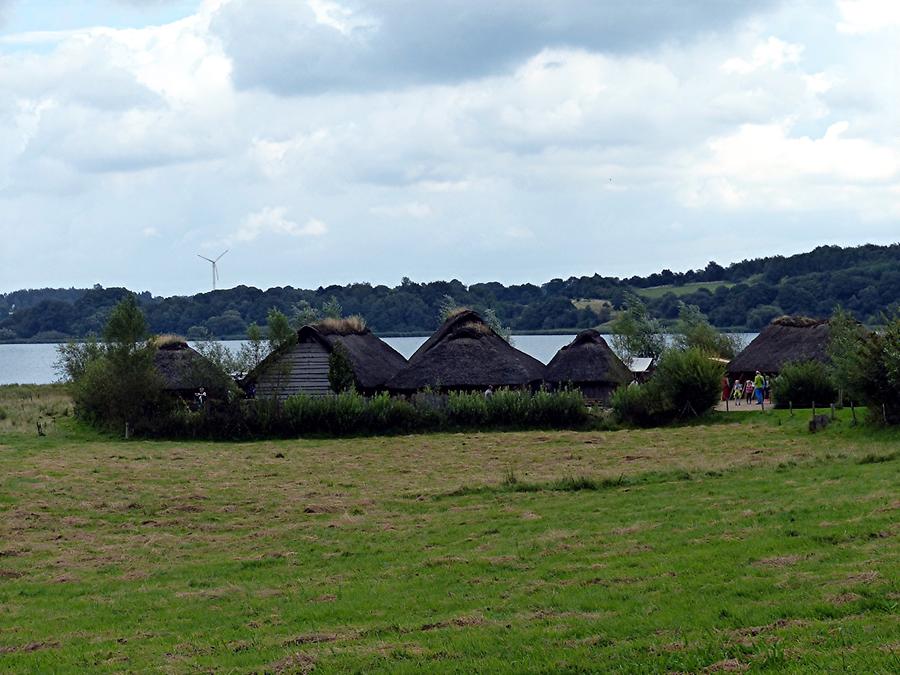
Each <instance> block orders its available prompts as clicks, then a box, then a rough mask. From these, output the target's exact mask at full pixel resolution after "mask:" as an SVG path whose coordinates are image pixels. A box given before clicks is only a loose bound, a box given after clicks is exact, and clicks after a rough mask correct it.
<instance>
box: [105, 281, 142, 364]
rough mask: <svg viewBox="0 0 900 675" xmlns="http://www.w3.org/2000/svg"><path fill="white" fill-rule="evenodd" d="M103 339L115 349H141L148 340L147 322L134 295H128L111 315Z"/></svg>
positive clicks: (127, 350) (128, 350)
mask: <svg viewBox="0 0 900 675" xmlns="http://www.w3.org/2000/svg"><path fill="white" fill-rule="evenodd" d="M103 339H104V340H105V341H106V343H107V345H109V346H110V347H112V348H113V349H120V350H123V351H126V352H131V351H134V350H135V349H139V348H140V347H141V345H142V344H143V343H144V342H145V341H146V339H147V320H146V319H145V318H144V313H143V312H142V311H141V308H140V307H138V304H137V298H136V297H135V296H134V294H133V293H129V294H128V295H126V296H125V297H124V298H123V299H122V300H121V301H120V302H119V304H118V305H116V306H115V307H114V308H113V310H112V312H110V314H109V320H108V321H107V323H106V328H104V329H103Z"/></svg>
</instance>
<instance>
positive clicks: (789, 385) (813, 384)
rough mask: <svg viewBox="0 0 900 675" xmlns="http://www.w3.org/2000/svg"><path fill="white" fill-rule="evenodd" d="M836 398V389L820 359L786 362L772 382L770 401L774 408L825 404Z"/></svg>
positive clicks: (807, 406) (832, 401)
mask: <svg viewBox="0 0 900 675" xmlns="http://www.w3.org/2000/svg"><path fill="white" fill-rule="evenodd" d="M836 399H837V389H836V388H835V386H834V383H833V382H832V381H831V378H830V377H829V376H828V371H827V369H826V368H825V364H823V363H821V362H820V361H802V362H798V363H788V364H786V365H785V366H784V367H783V368H782V369H781V373H780V374H779V375H778V377H776V378H775V381H774V383H773V384H772V401H773V402H774V404H775V407H776V408H787V407H788V406H789V405H791V404H793V405H794V406H795V407H797V408H810V407H812V405H813V403H815V404H817V405H819V406H823V407H824V406H827V405H830V404H831V403H834V402H835V400H836Z"/></svg>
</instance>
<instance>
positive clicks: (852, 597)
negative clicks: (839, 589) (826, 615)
mask: <svg viewBox="0 0 900 675" xmlns="http://www.w3.org/2000/svg"><path fill="white" fill-rule="evenodd" d="M861 598H862V596H861V595H857V594H856V593H850V592H847V593H841V594H839V595H832V596H831V597H830V598H828V602H830V603H831V604H832V605H848V604H850V603H851V602H856V601H857V600H859V599H861Z"/></svg>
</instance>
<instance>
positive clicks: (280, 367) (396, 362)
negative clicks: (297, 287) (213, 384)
mask: <svg viewBox="0 0 900 675" xmlns="http://www.w3.org/2000/svg"><path fill="white" fill-rule="evenodd" d="M340 348H342V349H343V353H344V354H345V355H346V357H347V359H348V361H349V362H350V367H351V370H352V371H353V378H354V381H355V385H356V389H357V391H359V392H360V393H364V394H373V393H376V392H378V391H381V390H383V389H384V385H385V382H387V381H388V380H389V379H390V378H392V377H393V376H394V375H395V374H396V373H397V371H398V370H400V369H401V368H402V367H403V366H405V365H406V359H405V358H403V356H402V355H401V354H400V353H399V352H397V351H396V350H395V349H394V348H393V347H391V346H390V345H388V344H387V343H386V342H384V341H383V340H381V339H379V338H378V337H376V336H375V335H374V334H373V333H372V331H371V330H369V329H368V328H367V327H366V325H365V323H364V322H363V321H362V320H361V319H359V318H358V317H350V318H348V319H325V320H324V321H322V322H320V323H317V324H312V325H308V326H303V328H301V329H300V330H299V331H297V341H296V342H294V343H292V344H290V345H286V346H285V347H283V348H281V349H279V350H277V351H275V352H273V353H272V354H270V355H269V356H267V357H266V358H265V359H264V360H263V362H262V363H260V364H259V366H257V367H256V368H255V369H254V370H253V372H251V373H250V374H249V375H248V376H247V378H245V383H247V384H252V385H253V386H255V388H256V396H257V397H278V398H287V397H288V396H293V395H294V394H299V393H306V394H312V395H325V394H330V393H332V388H331V383H330V382H329V379H328V372H329V367H330V359H331V355H332V353H333V352H334V351H335V349H340Z"/></svg>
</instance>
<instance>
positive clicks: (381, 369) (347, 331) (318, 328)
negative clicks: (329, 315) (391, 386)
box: [297, 317, 406, 389]
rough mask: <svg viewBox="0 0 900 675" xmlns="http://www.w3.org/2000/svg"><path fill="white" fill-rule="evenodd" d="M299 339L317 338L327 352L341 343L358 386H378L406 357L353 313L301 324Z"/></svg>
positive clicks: (398, 368) (400, 366) (371, 387)
mask: <svg viewBox="0 0 900 675" xmlns="http://www.w3.org/2000/svg"><path fill="white" fill-rule="evenodd" d="M297 336H298V339H299V340H300V341H301V342H303V341H304V340H311V339H312V340H318V341H319V342H321V343H322V344H323V345H324V346H325V348H326V349H327V350H328V352H329V353H330V352H332V351H333V350H334V348H335V345H338V344H340V345H343V347H344V349H345V350H346V351H347V357H348V358H349V359H350V363H351V365H352V366H353V374H354V376H355V377H356V384H357V386H359V387H360V388H361V389H377V388H379V387H382V386H384V384H385V382H387V381H388V380H389V379H391V378H392V377H394V375H396V374H397V371H399V370H400V369H401V368H403V367H404V366H405V365H406V359H405V358H403V355H402V354H401V353H400V352H398V351H397V350H396V349H394V348H393V347H391V346H390V345H389V344H388V343H387V342H385V341H384V340H382V339H380V338H379V337H377V336H376V335H375V334H374V333H372V331H370V330H369V329H368V328H366V326H365V323H364V322H361V321H359V320H357V319H356V318H355V317H350V318H349V319H330V320H329V319H326V320H325V321H323V322H321V323H319V324H315V325H312V326H304V327H303V328H301V329H300V330H299V331H298V333H297Z"/></svg>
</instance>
